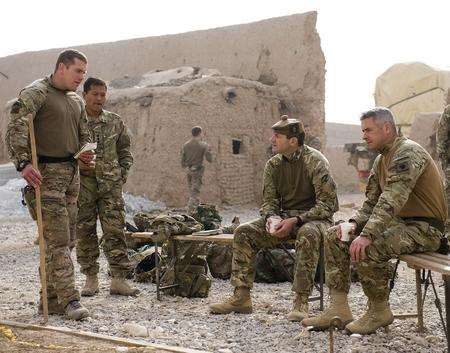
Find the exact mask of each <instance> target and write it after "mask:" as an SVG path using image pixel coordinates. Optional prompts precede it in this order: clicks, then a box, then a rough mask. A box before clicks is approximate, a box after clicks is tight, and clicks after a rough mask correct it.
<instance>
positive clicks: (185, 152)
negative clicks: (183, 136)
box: [181, 138, 212, 213]
mask: <svg viewBox="0 0 450 353" xmlns="http://www.w3.org/2000/svg"><path fill="white" fill-rule="evenodd" d="M204 158H206V160H207V161H208V162H210V163H211V162H212V155H211V152H210V150H209V146H208V144H207V143H205V142H203V141H200V140H198V139H196V138H192V139H190V140H189V141H187V142H186V143H185V144H184V145H183V147H182V149H181V166H182V167H183V168H187V174H186V176H187V183H188V188H189V200H188V204H187V207H188V211H189V212H190V213H191V212H193V210H194V209H195V207H196V206H197V205H198V204H199V203H200V200H199V195H200V188H201V186H202V178H203V173H204V171H205V167H204V166H203V159H204Z"/></svg>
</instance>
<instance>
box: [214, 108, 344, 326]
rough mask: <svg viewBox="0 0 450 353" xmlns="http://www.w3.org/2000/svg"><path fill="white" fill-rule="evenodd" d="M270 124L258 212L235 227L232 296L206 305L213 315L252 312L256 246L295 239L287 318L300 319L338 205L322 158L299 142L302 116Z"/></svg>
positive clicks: (271, 245)
mask: <svg viewBox="0 0 450 353" xmlns="http://www.w3.org/2000/svg"><path fill="white" fill-rule="evenodd" d="M272 129H273V135H272V137H271V140H270V141H271V144H272V149H273V151H274V152H275V153H276V155H275V156H274V157H272V158H270V159H269V161H268V162H267V163H266V166H265V169H264V176H263V204H262V207H261V209H260V214H261V217H260V218H258V219H256V220H254V221H251V222H249V223H244V224H242V225H240V226H239V227H238V228H237V229H236V230H235V232H234V242H233V262H232V276H231V283H232V285H233V286H234V287H235V291H234V295H233V296H232V297H231V298H230V299H228V300H226V301H225V302H223V303H217V304H212V305H211V306H210V309H211V312H213V313H216V314H228V313H230V312H233V311H234V312H241V313H250V312H252V302H251V298H250V290H251V288H252V286H253V278H254V272H255V268H254V266H255V264H254V259H255V256H256V254H257V252H258V250H260V249H261V248H272V247H275V246H276V245H277V244H279V243H280V242H282V241H285V240H287V239H290V238H295V239H296V243H295V248H296V262H295V271H294V272H295V275H294V283H293V285H292V290H293V291H294V292H295V299H294V305H293V308H292V311H291V312H290V313H289V315H288V320H290V321H301V320H302V319H303V318H304V317H307V315H308V297H309V295H310V293H311V291H312V289H313V285H314V275H315V271H316V267H317V263H318V260H319V251H320V240H321V237H322V236H323V235H324V234H325V233H326V230H327V228H329V227H330V226H331V225H332V219H333V214H334V212H336V211H337V209H338V200H337V195H336V184H335V183H334V180H333V178H332V177H331V174H330V170H329V163H328V161H327V160H326V158H325V157H324V156H323V155H322V154H321V153H320V152H319V151H317V150H315V149H312V148H309V147H308V146H306V145H304V144H303V141H304V138H305V133H304V130H303V125H302V124H301V122H300V121H298V120H296V119H289V118H288V117H287V116H282V117H281V120H280V121H279V122H277V123H276V124H275V125H273V126H272Z"/></svg>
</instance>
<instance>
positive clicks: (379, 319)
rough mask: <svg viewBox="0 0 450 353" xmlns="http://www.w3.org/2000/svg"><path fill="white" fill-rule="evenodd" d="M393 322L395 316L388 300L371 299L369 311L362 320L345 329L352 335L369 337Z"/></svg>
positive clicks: (350, 324)
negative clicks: (357, 334)
mask: <svg viewBox="0 0 450 353" xmlns="http://www.w3.org/2000/svg"><path fill="white" fill-rule="evenodd" d="M393 321H394V315H393V314H392V311H391V308H390V307H389V301H388V300H370V299H369V309H368V310H367V311H366V312H365V314H364V315H363V316H362V317H361V318H359V319H358V320H356V321H353V322H351V323H349V324H348V325H347V326H345V329H346V330H347V331H349V332H351V333H359V334H360V335H368V334H371V333H374V332H375V331H376V330H378V329H379V328H381V327H385V326H389V325H390V324H392V322H393Z"/></svg>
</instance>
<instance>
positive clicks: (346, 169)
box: [324, 123, 362, 192]
mask: <svg viewBox="0 0 450 353" xmlns="http://www.w3.org/2000/svg"><path fill="white" fill-rule="evenodd" d="M325 131H326V135H327V146H326V148H325V151H324V154H325V156H326V157H327V159H328V161H330V168H331V173H332V175H333V178H334V180H335V181H336V183H337V184H338V190H339V192H343V191H345V192H352V191H358V190H359V180H358V175H357V173H356V170H355V168H354V167H352V166H350V165H348V164H347V159H348V157H349V154H348V153H346V152H344V145H345V144H346V143H358V142H361V141H362V140H361V127H360V126H359V125H351V124H340V123H325Z"/></svg>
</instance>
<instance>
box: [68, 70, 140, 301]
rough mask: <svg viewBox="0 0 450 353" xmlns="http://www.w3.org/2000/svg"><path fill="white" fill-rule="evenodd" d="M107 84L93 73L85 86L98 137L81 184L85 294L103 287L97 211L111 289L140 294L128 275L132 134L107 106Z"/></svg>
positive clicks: (79, 233)
mask: <svg viewBox="0 0 450 353" xmlns="http://www.w3.org/2000/svg"><path fill="white" fill-rule="evenodd" d="M106 93H107V86H106V83H105V82H104V81H103V80H100V79H98V78H94V77H90V78H88V79H87V80H86V82H85V83H84V87H83V98H84V100H85V102H86V112H87V119H88V128H89V131H90V133H91V135H92V137H93V140H94V141H95V142H97V149H96V153H97V159H96V163H95V168H94V169H92V168H89V166H87V165H85V164H84V163H80V174H81V186H80V196H79V198H78V222H77V240H76V248H77V261H78V263H79V264H80V266H81V272H82V273H83V274H84V275H86V283H85V285H84V288H83V290H82V291H81V295H82V296H93V295H95V294H96V293H98V277H97V275H98V271H99V265H98V257H99V255H100V252H99V240H98V237H97V217H98V218H99V219H100V223H101V226H102V231H103V236H102V240H101V245H102V249H103V252H104V253H105V256H106V259H107V260H108V264H109V268H110V272H111V277H112V278H111V286H110V293H111V294H117V295H133V296H134V295H137V294H138V292H139V291H138V290H137V289H135V288H132V287H131V286H130V285H129V284H128V283H127V282H126V281H125V277H126V275H127V274H128V273H129V272H130V270H131V269H132V268H133V265H132V263H131V262H130V260H129V259H128V254H127V246H126V244H125V238H124V228H125V211H124V201H123V197H122V190H123V185H124V184H125V182H126V181H127V175H128V171H129V170H130V167H131V165H132V164H133V156H132V155H131V150H130V149H131V140H130V135H129V134H128V130H127V128H126V126H125V124H124V122H123V120H122V118H121V117H120V116H119V115H117V114H115V113H112V112H109V111H107V110H104V109H103V106H104V104H105V102H106Z"/></svg>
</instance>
